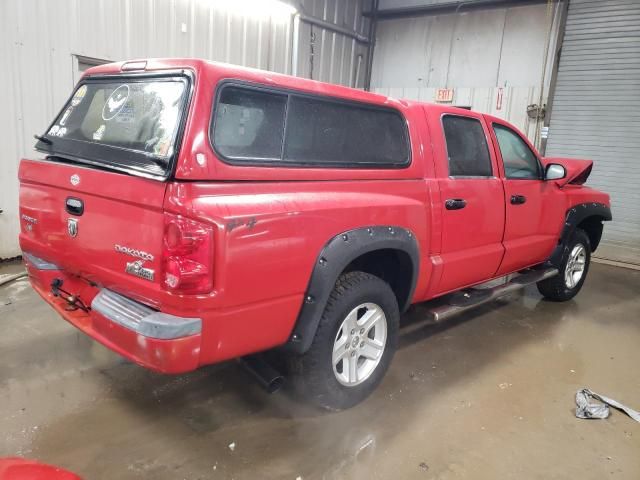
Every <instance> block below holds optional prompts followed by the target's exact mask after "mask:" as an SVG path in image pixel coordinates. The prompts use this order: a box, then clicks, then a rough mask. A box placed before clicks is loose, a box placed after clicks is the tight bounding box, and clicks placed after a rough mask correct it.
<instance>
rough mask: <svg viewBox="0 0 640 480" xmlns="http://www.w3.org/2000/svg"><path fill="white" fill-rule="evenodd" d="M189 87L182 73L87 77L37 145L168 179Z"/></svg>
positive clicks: (65, 155)
mask: <svg viewBox="0 0 640 480" xmlns="http://www.w3.org/2000/svg"><path fill="white" fill-rule="evenodd" d="M190 85H191V79H190V78H189V77H188V76H186V75H183V74H171V75H167V74H164V75H157V74H156V75H149V74H142V75H141V74H137V75H136V74H131V75H124V76H114V75H109V76H106V75H105V76H102V77H88V78H87V79H86V80H84V81H82V82H81V83H80V84H79V85H78V86H77V88H76V90H75V91H74V93H73V95H72V96H71V98H70V99H69V100H68V102H67V103H66V104H65V106H64V108H63V109H62V111H61V112H60V113H59V114H58V116H57V117H56V119H55V120H54V122H53V123H52V124H51V125H50V127H49V129H48V130H47V132H46V133H45V135H44V138H45V140H44V141H42V140H40V141H39V142H38V143H37V144H36V148H37V149H38V150H40V151H42V152H44V153H46V154H47V155H48V156H50V157H52V158H53V159H55V158H56V157H62V158H68V159H71V160H73V161H77V162H79V163H87V164H92V165H97V166H102V167H105V168H111V169H116V170H122V171H126V172H128V173H133V174H143V175H146V176H152V177H163V178H166V177H168V176H169V174H170V172H171V170H172V165H173V160H174V157H175V155H176V152H177V151H178V149H179V143H180V142H179V140H180V136H181V135H180V134H181V131H182V128H183V124H184V117H185V116H186V111H187V104H188V99H189V94H190Z"/></svg>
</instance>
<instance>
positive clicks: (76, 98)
mask: <svg viewBox="0 0 640 480" xmlns="http://www.w3.org/2000/svg"><path fill="white" fill-rule="evenodd" d="M86 94H87V86H86V85H82V86H81V87H80V88H79V89H78V90H76V93H75V94H74V95H73V98H72V99H71V106H73V107H77V106H78V105H80V102H82V100H84V96H85V95H86Z"/></svg>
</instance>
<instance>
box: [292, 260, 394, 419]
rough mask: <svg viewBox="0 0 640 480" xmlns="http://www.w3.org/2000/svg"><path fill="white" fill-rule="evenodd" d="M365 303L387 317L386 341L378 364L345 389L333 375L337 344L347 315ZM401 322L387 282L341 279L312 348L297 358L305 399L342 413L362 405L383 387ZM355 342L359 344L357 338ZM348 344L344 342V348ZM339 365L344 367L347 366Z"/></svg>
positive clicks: (354, 275)
mask: <svg viewBox="0 0 640 480" xmlns="http://www.w3.org/2000/svg"><path fill="white" fill-rule="evenodd" d="M364 303H372V304H375V305H376V306H379V307H380V308H381V309H382V312H383V313H384V317H385V318H386V327H387V328H386V342H385V345H384V349H383V350H382V354H381V356H380V360H379V362H378V363H377V365H376V366H375V368H374V369H373V370H372V371H371V373H370V375H369V376H368V377H367V378H366V380H364V381H362V383H359V384H357V385H353V386H346V385H344V384H342V383H341V382H340V381H338V379H337V374H335V373H334V365H333V359H332V355H333V351H334V343H335V342H336V338H337V336H338V334H339V333H340V331H341V326H342V323H343V321H345V319H346V317H347V315H348V314H349V313H350V312H352V311H353V310H354V309H356V308H357V307H358V306H360V305H361V304H364ZM365 311H366V310H365ZM399 321H400V313H399V310H398V302H397V300H396V296H395V295H394V293H393V290H391V287H390V286H389V285H388V284H387V283H386V282H384V281H383V280H381V279H380V278H378V277H376V276H374V275H371V274H368V273H364V272H349V273H346V274H343V275H342V276H340V278H338V281H337V282H336V284H335V287H334V288H333V291H332V292H331V295H330V296H329V299H328V301H327V305H326V307H325V309H324V312H323V314H322V317H321V319H320V324H319V325H318V330H317V331H316V334H315V337H314V339H313V343H312V344H311V347H310V348H309V350H308V351H307V352H306V353H305V354H304V355H300V356H297V357H296V358H295V359H294V364H295V365H294V368H293V370H294V375H295V377H296V378H295V380H296V383H297V385H298V388H299V389H300V391H301V393H302V394H303V396H304V397H306V399H307V400H309V401H310V402H312V403H314V404H316V405H318V406H320V407H322V408H325V409H328V410H342V409H345V408H349V407H352V406H354V405H356V404H358V403H360V402H362V401H363V400H364V399H365V398H367V397H368V396H369V395H370V394H371V393H372V392H373V391H374V390H375V389H376V387H377V386H378V385H379V384H380V382H381V381H382V378H383V377H384V375H385V373H386V372H387V369H388V368H389V364H390V363H391V359H392V358H393V355H394V353H395V351H396V348H397V340H398V323H399ZM343 332H344V331H343ZM357 333H359V332H356V335H357ZM363 338H364V337H363ZM353 339H354V340H356V343H358V341H357V338H355V336H354V337H353ZM347 340H348V339H347ZM349 343H350V342H349V341H347V342H346V343H345V348H346V347H347V345H348V344H349ZM349 348H351V347H349ZM356 354H357V352H356ZM355 358H360V357H355ZM357 361H359V360H357ZM357 361H356V362H357ZM339 365H342V366H343V367H342V368H344V365H345V364H344V363H342V364H339Z"/></svg>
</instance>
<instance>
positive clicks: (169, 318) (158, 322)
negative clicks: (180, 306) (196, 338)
mask: <svg viewBox="0 0 640 480" xmlns="http://www.w3.org/2000/svg"><path fill="white" fill-rule="evenodd" d="M91 309H92V310H95V311H96V312H98V313H99V314H101V315H102V316H103V317H105V318H107V319H108V320H111V321H112V322H114V323H117V324H118V325H121V326H123V327H125V328H128V329H129V330H133V331H134V332H136V333H139V334H140V335H144V336H145V337H151V338H159V339H162V340H171V339H174V338H181V337H188V336H190V335H197V334H199V333H200V332H201V331H202V320H200V319H199V318H184V317H177V316H175V315H171V314H168V313H163V312H158V311H156V310H152V309H151V308H149V307H147V306H146V305H143V304H141V303H138V302H136V301H134V300H131V299H130V298H127V297H124V296H122V295H119V294H117V293H115V292H112V291H111V290H108V289H106V288H103V289H102V290H100V293H98V294H97V295H96V296H95V297H94V299H93V301H92V302H91Z"/></svg>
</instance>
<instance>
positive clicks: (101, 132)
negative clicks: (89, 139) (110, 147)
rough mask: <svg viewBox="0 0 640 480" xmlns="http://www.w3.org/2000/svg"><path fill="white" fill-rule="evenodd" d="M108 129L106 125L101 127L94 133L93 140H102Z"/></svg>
mask: <svg viewBox="0 0 640 480" xmlns="http://www.w3.org/2000/svg"><path fill="white" fill-rule="evenodd" d="M106 128H107V127H106V126H105V125H104V124H102V125H100V126H99V127H98V129H97V130H96V131H95V132H93V139H94V140H98V141H100V140H102V137H103V136H104V131H105V129H106Z"/></svg>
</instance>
